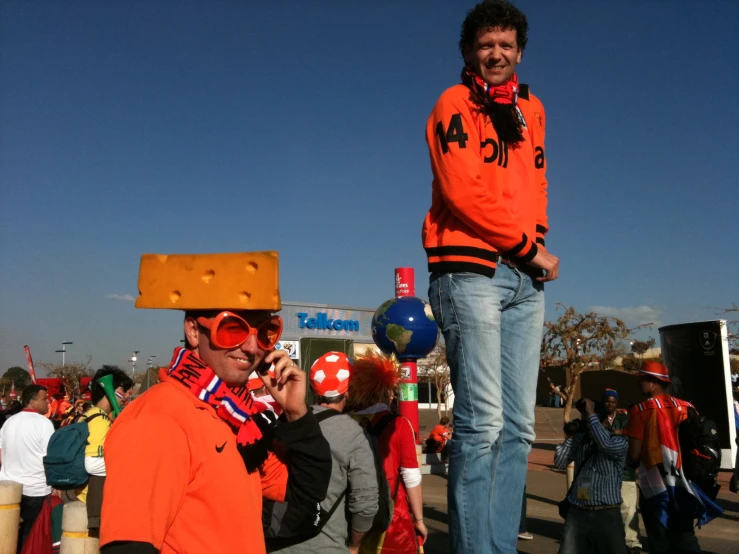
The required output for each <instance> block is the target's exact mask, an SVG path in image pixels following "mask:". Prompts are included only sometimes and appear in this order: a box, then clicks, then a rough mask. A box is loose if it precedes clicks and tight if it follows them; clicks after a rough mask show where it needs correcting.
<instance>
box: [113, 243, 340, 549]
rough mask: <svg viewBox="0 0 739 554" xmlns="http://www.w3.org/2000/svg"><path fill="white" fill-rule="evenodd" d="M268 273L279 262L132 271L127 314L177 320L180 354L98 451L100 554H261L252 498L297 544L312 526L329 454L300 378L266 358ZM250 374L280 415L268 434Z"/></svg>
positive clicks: (270, 313) (197, 260)
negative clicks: (295, 534)
mask: <svg viewBox="0 0 739 554" xmlns="http://www.w3.org/2000/svg"><path fill="white" fill-rule="evenodd" d="M277 271H278V266H277V253H276V252H258V253H242V254H209V255H195V256H192V255H180V256H178V255H172V256H166V255H144V256H143V257H142V259H141V270H140V273H139V291H140V295H139V298H138V300H137V302H136V306H137V307H139V308H168V309H179V310H184V312H185V318H184V332H185V347H184V348H176V349H175V351H174V355H173V357H172V362H171V364H170V368H169V371H168V376H167V377H166V378H165V379H164V381H163V382H161V383H159V384H157V385H155V386H154V387H152V388H151V389H149V390H147V391H146V392H145V393H144V394H143V395H141V397H140V398H138V399H137V400H136V401H134V402H133V403H132V404H131V405H130V406H128V407H127V408H126V410H124V411H123V412H122V414H121V415H120V417H119V418H117V419H116V421H115V423H114V425H113V427H112V428H111V431H110V434H109V435H108V437H107V440H106V444H105V464H106V469H107V478H106V483H105V496H104V499H103V512H102V521H101V532H100V544H101V546H102V548H101V552H102V553H103V554H119V553H125V554H137V553H147V554H153V553H157V552H161V553H162V554H164V553H183V554H184V553H192V554H201V553H203V552H244V551H247V550H248V551H249V552H254V553H259V554H261V553H264V552H265V545H264V534H263V531H262V497H264V498H268V499H273V500H278V501H287V502H289V504H290V506H292V507H293V508H295V509H294V511H293V512H292V514H291V517H292V518H293V519H291V522H292V524H293V525H294V528H295V529H296V530H299V527H300V526H301V525H308V526H309V525H311V523H312V521H313V519H314V518H315V517H316V515H317V514H318V510H319V509H318V503H319V502H320V501H322V500H323V499H324V497H325V496H326V490H327V488H328V482H329V479H330V477H331V451H330V449H329V446H328V443H327V442H326V440H325V439H324V438H323V436H322V435H321V430H320V427H319V425H318V422H317V421H316V419H315V417H314V416H313V414H312V412H310V411H309V410H308V409H307V406H306V403H305V394H306V382H305V373H304V372H303V371H302V370H301V369H300V368H298V367H297V366H295V365H294V364H293V363H292V361H291V360H290V358H289V356H288V354H287V353H286V352H284V351H280V350H275V345H276V344H277V341H278V340H279V339H280V335H281V333H282V320H281V318H280V316H279V315H278V314H277V312H278V311H279V310H280V309H281V307H282V305H281V302H280V296H279V287H278V278H277V275H278V273H277ZM270 365H271V366H272V367H273V369H272V370H271V371H270V372H266V371H264V369H265V368H269V366H270ZM254 370H258V371H259V372H260V376H261V379H262V381H263V382H264V386H265V387H266V389H267V391H268V392H269V393H270V394H271V395H272V397H273V398H274V400H275V401H276V402H277V403H279V405H280V406H281V407H282V410H283V413H282V415H281V416H280V419H279V420H278V421H277V423H276V425H274V426H271V427H269V429H267V428H266V427H265V423H266V424H267V425H268V424H269V420H268V419H267V418H265V417H263V411H264V410H265V409H267V406H266V405H265V404H264V403H262V402H257V401H255V399H254V398H253V396H252V394H251V392H250V390H249V387H248V386H247V383H248V379H249V376H250V375H251V373H252V372H253V371H254ZM267 431H269V433H267ZM272 437H274V439H275V440H276V441H279V442H280V443H281V444H282V445H283V446H284V447H285V450H286V452H287V454H286V456H285V457H283V458H282V459H280V458H278V456H277V455H276V454H275V453H274V452H273V451H272V441H271V440H268V439H269V438H272Z"/></svg>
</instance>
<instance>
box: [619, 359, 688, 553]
mask: <svg viewBox="0 0 739 554" xmlns="http://www.w3.org/2000/svg"><path fill="white" fill-rule="evenodd" d="M670 383H671V380H670V376H669V373H668V371H667V367H665V366H664V365H663V364H661V363H659V362H656V361H654V360H646V361H645V362H644V363H643V364H642V367H641V369H640V370H639V386H640V387H641V390H642V393H644V395H645V396H647V397H648V398H649V399H648V400H647V401H646V402H642V403H641V404H637V405H636V406H634V407H632V408H631V411H630V412H629V422H628V424H627V425H626V429H625V430H624V432H623V434H624V435H626V436H627V437H629V453H628V457H627V462H628V463H630V464H631V465H632V466H636V465H638V466H639V481H638V482H639V488H640V499H639V511H640V512H641V515H642V519H643V521H644V528H645V529H646V531H647V537H648V538H649V545H650V550H649V551H650V552H652V553H654V554H667V553H669V552H683V553H687V552H701V548H700V545H699V544H698V539H697V538H696V536H695V531H694V530H693V528H694V524H693V522H694V519H695V511H694V505H695V502H696V501H695V495H694V493H693V492H692V490H691V487H690V485H689V483H688V481H687V480H686V478H685V476H684V474H683V470H682V464H681V459H680V446H679V440H678V426H679V425H680V424H681V423H682V422H683V421H685V420H686V419H687V418H688V410H689V409H693V410H694V409H695V408H694V407H693V405H692V404H691V403H690V402H686V401H685V400H680V399H679V398H674V397H672V396H670V395H669V394H668V393H667V390H668V387H669V386H670Z"/></svg>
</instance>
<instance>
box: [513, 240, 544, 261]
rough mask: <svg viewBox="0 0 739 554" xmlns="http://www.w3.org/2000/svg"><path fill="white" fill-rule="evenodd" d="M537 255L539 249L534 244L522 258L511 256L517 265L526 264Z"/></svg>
mask: <svg viewBox="0 0 739 554" xmlns="http://www.w3.org/2000/svg"><path fill="white" fill-rule="evenodd" d="M538 253H539V247H538V246H537V245H536V243H535V242H533V243H531V249H530V250H529V251H528V252H527V253H526V255H524V256H512V258H513V260H514V261H515V262H516V263H517V264H527V263H529V262H530V261H531V260H533V259H534V258H535V257H536V255H537V254H538Z"/></svg>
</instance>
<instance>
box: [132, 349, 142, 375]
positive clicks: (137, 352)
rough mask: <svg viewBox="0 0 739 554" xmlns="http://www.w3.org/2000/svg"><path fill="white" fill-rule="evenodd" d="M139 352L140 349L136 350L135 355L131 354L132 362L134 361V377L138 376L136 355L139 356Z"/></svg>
mask: <svg viewBox="0 0 739 554" xmlns="http://www.w3.org/2000/svg"><path fill="white" fill-rule="evenodd" d="M139 352H140V350H134V351H133V356H131V363H133V372H132V373H131V376H132V377H136V360H137V359H138V358H136V356H138V354H139Z"/></svg>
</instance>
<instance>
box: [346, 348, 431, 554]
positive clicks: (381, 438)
mask: <svg viewBox="0 0 739 554" xmlns="http://www.w3.org/2000/svg"><path fill="white" fill-rule="evenodd" d="M398 377H399V375H398V366H397V363H396V362H395V360H394V359H391V358H389V357H387V356H384V355H382V354H378V353H376V352H367V353H365V354H364V355H362V356H359V357H357V358H355V359H354V374H353V377H352V382H351V386H350V390H349V410H350V411H352V412H353V415H354V418H355V419H357V420H358V421H359V422H360V425H362V427H364V428H365V429H366V430H367V431H368V432H369V434H370V435H371V436H373V438H374V439H375V440H376V441H377V443H378V450H379V453H380V457H381V459H382V467H383V469H384V472H385V477H386V479H387V483H388V486H389V489H390V491H391V500H392V502H393V517H392V522H391V523H390V524H389V526H388V527H387V531H385V532H380V531H377V532H375V531H374V530H373V531H372V532H371V533H368V535H367V537H365V540H364V541H363V542H362V546H361V548H360V552H362V553H367V554H369V553H372V554H396V553H397V554H400V553H403V554H406V553H408V554H411V553H415V552H418V544H419V542H421V543H423V542H424V541H425V540H426V537H427V535H428V530H427V529H426V525H425V524H424V522H423V489H422V487H421V480H422V479H421V470H420V468H419V465H418V456H417V455H416V437H415V434H414V432H413V428H412V427H411V424H410V421H408V419H406V418H405V417H402V416H398V415H396V414H394V413H393V412H391V410H390V405H391V403H392V401H393V398H394V396H395V393H394V390H395V387H396V386H397V384H398Z"/></svg>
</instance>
